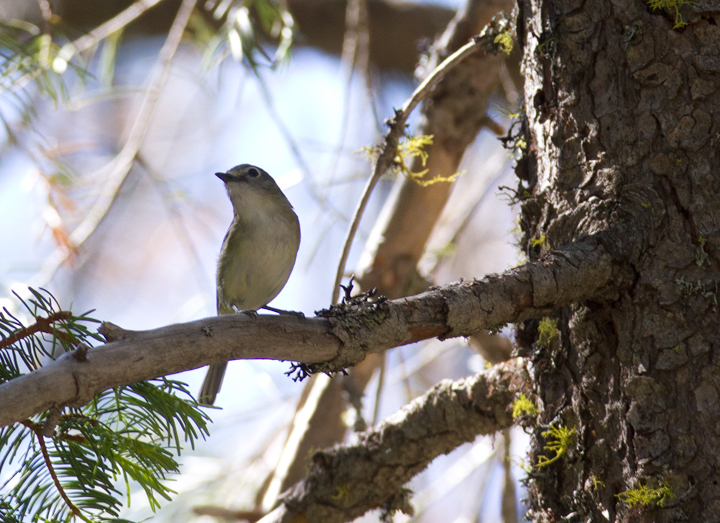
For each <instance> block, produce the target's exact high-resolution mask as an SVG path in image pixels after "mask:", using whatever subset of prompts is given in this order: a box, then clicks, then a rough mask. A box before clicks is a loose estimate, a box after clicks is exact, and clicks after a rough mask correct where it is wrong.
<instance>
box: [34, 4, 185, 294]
mask: <svg viewBox="0 0 720 523" xmlns="http://www.w3.org/2000/svg"><path fill="white" fill-rule="evenodd" d="M196 2H197V0H183V3H182V5H181V6H180V9H179V10H178V13H177V15H176V17H175V20H174V21H173V25H172V27H171V28H170V31H169V32H168V37H167V39H166V40H165V44H164V45H163V47H162V49H161V50H160V54H159V55H158V63H157V65H156V67H155V71H154V72H153V76H152V79H151V80H150V85H149V86H148V88H147V91H146V94H145V98H144V99H143V101H142V104H141V106H140V109H139V110H138V115H137V118H135V123H134V124H133V128H132V130H131V131H130V136H129V137H128V139H127V142H125V146H124V147H123V148H122V150H121V151H120V153H118V155H117V156H115V158H113V159H112V160H111V161H110V162H109V163H107V164H106V165H105V166H104V167H102V168H101V169H100V170H98V171H96V172H95V173H93V175H92V176H93V177H98V178H100V179H102V178H106V177H107V181H106V182H105V186H104V187H103V189H102V191H101V192H100V195H99V196H98V199H97V201H96V202H95V204H94V205H93V206H92V208H91V209H90V211H89V212H88V214H87V216H86V217H85V219H84V220H83V221H82V223H81V224H80V225H79V226H78V227H77V228H76V229H75V230H74V231H73V232H72V234H71V235H70V238H69V244H70V245H71V246H72V247H73V248H75V249H77V247H79V246H80V245H82V244H83V243H84V242H85V241H86V240H87V239H88V238H89V237H90V235H91V234H92V233H93V232H94V231H95V229H96V228H97V227H98V225H100V222H101V221H102V220H103V218H105V216H106V215H107V213H108V211H109V210H110V207H111V206H112V204H113V202H114V201H115V198H116V197H117V194H118V191H119V190H120V187H121V186H122V184H123V182H124V181H125V178H126V177H127V175H128V173H129V172H130V169H131V167H132V165H133V163H134V161H135V157H136V156H137V154H138V151H139V150H140V146H141V145H142V143H143V140H144V139H145V135H146V134H147V131H148V129H149V127H150V122H151V121H152V117H153V114H154V112H155V108H156V106H157V101H158V98H159V97H160V93H161V92H162V90H163V88H164V87H165V83H166V81H167V77H168V74H169V72H170V66H171V64H172V60H173V58H174V56H175V53H176V51H177V48H178V45H179V44H180V39H181V38H182V35H183V33H184V31H185V27H186V26H187V23H188V20H189V19H190V14H191V13H192V10H193V8H194V7H195V4H196ZM68 255H69V252H68V251H67V250H65V249H56V250H55V251H54V252H53V253H52V254H51V255H50V256H49V257H48V259H47V260H46V261H45V263H44V264H43V267H42V269H41V270H40V272H39V273H38V274H36V275H35V276H34V277H33V279H32V282H31V284H30V285H31V286H39V285H42V284H44V283H45V282H47V281H49V280H50V279H51V278H52V277H53V275H54V274H55V272H56V271H57V270H58V268H59V267H60V265H62V264H63V262H64V261H65V260H66V259H67V257H68Z"/></svg>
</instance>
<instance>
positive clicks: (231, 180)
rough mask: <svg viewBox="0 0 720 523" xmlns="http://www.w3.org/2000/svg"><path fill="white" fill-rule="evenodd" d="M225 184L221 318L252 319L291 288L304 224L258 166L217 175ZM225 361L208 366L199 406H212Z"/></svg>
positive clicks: (218, 299) (220, 264) (218, 298)
mask: <svg viewBox="0 0 720 523" xmlns="http://www.w3.org/2000/svg"><path fill="white" fill-rule="evenodd" d="M215 176H217V177H218V178H220V179H221V180H222V181H223V182H224V183H225V189H226V190H227V193H228V196H229V197H230V202H231V203H232V207H233V220H232V223H231V224H230V228H229V229H228V231H227V234H225V239H224V240H223V243H222V248H221V249H220V256H219V257H218V263H217V278H216V289H217V295H216V304H217V313H218V315H220V314H234V313H236V312H246V313H250V314H254V313H255V312H256V311H257V310H258V309H261V308H268V309H269V310H273V311H276V312H281V311H279V310H277V309H273V308H272V307H267V305H268V303H270V302H271V301H272V300H273V299H274V298H275V297H276V296H277V295H278V294H279V293H280V291H281V290H282V288H283V287H284V286H285V283H287V280H288V278H289V277H290V273H291V272H292V269H293V266H294V265H295V258H296V257H297V252H298V248H299V247H300V221H299V220H298V217H297V214H295V211H294V210H293V206H292V205H291V204H290V202H289V201H288V199H287V197H286V196H285V195H284V194H283V192H282V190H281V189H280V187H278V184H277V183H276V182H275V180H274V179H273V178H272V176H270V175H269V174H268V173H267V172H265V171H264V170H262V169H261V168H260V167H256V166H254V165H250V164H242V165H237V166H235V167H233V168H232V169H230V170H229V171H227V172H221V173H215ZM226 368H227V362H225V363H219V364H213V365H210V368H209V369H208V372H207V374H206V375H205V381H204V382H203V384H202V387H201V389H200V394H199V402H200V403H201V404H204V405H213V404H214V403H215V399H216V397H217V394H218V392H219V391H220V387H221V385H222V381H223V377H224V376H225V370H226Z"/></svg>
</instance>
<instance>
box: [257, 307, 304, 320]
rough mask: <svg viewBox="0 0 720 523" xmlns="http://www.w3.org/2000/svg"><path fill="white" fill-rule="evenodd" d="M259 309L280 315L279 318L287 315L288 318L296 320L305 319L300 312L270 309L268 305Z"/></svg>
mask: <svg viewBox="0 0 720 523" xmlns="http://www.w3.org/2000/svg"><path fill="white" fill-rule="evenodd" d="M260 308H261V309H265V310H268V311H271V312H276V313H278V314H280V315H281V316H286V315H288V314H289V315H290V316H295V317H296V318H304V317H305V314H303V313H302V312H300V311H286V310H284V309H276V308H275V307H270V306H269V305H265V306H264V307H260Z"/></svg>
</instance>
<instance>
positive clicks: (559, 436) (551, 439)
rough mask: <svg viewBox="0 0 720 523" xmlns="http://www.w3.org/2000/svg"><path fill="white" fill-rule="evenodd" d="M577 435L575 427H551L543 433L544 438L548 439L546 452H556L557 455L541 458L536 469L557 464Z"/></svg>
mask: <svg viewBox="0 0 720 523" xmlns="http://www.w3.org/2000/svg"><path fill="white" fill-rule="evenodd" d="M574 434H575V427H573V428H571V429H569V428H567V427H563V426H560V427H550V428H549V429H548V430H546V431H545V432H543V433H542V436H543V438H547V443H546V444H545V447H544V448H545V450H548V451H550V452H554V453H555V455H554V456H553V457H551V458H548V457H547V456H540V457H539V458H538V463H537V465H536V468H537V469H538V470H540V469H541V468H543V467H546V466H548V465H550V464H552V463H555V462H556V461H557V460H559V459H560V458H561V457H563V456H564V455H565V454H566V453H567V451H568V448H570V445H571V444H572V439H573V435H574Z"/></svg>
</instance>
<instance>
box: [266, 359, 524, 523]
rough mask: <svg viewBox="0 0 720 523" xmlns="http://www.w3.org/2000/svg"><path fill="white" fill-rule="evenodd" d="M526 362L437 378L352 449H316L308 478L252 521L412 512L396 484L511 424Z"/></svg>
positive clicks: (331, 520)
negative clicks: (453, 378) (377, 511)
mask: <svg viewBox="0 0 720 523" xmlns="http://www.w3.org/2000/svg"><path fill="white" fill-rule="evenodd" d="M524 369H525V362H524V360H522V359H519V358H518V359H514V360H510V361H508V362H505V363H501V364H498V365H496V366H495V367H493V368H492V369H490V370H487V371H485V372H482V373H479V374H476V375H475V376H471V377H469V378H463V379H461V380H457V381H451V380H444V381H442V382H440V383H438V384H437V385H435V387H433V388H432V389H430V391H428V392H427V393H425V394H424V395H423V396H421V397H419V398H417V399H416V400H415V401H413V402H412V403H410V404H408V405H406V406H405V407H403V408H402V409H401V410H400V411H399V412H397V413H396V414H395V415H393V416H391V417H390V418H388V419H387V420H386V421H384V422H383V423H382V424H380V426H379V427H377V428H376V429H374V430H370V431H367V432H364V433H361V434H359V441H358V442H357V443H355V444H354V445H348V446H338V447H334V448H331V449H326V450H322V451H319V452H316V453H315V454H314V455H313V456H312V462H313V464H312V469H311V470H310V473H309V474H308V476H307V478H306V479H304V480H303V481H301V482H299V483H297V484H296V485H295V486H294V487H293V488H292V489H291V490H289V491H288V492H286V493H285V494H284V495H283V502H284V503H283V505H281V506H280V507H278V509H276V510H275V511H273V512H271V513H270V514H268V515H267V516H265V517H264V518H263V519H262V520H260V522H259V523H287V522H291V521H322V522H323V523H339V522H343V521H352V520H354V519H355V518H357V517H359V516H361V515H363V514H364V513H365V512H367V511H368V510H371V509H373V508H381V509H383V510H386V511H387V510H389V511H393V510H401V511H403V512H406V513H412V507H411V506H410V504H409V501H408V499H407V497H408V494H409V492H408V491H406V490H404V489H403V488H402V487H403V485H404V484H405V483H407V482H408V481H409V480H410V479H412V478H413V477H414V476H415V475H416V474H418V473H419V472H420V471H422V470H424V469H425V468H426V467H427V466H428V465H429V464H430V462H431V461H432V460H434V459H435V458H436V457H438V456H440V455H442V454H448V453H449V452H451V451H453V450H454V449H456V448H457V447H459V446H460V445H462V444H463V443H467V442H470V441H473V440H474V439H475V438H476V437H477V436H479V435H483V434H492V433H495V432H497V431H499V430H501V429H504V428H507V427H510V426H511V425H512V424H513V418H512V415H511V412H510V411H511V410H512V409H511V408H509V407H510V406H511V405H512V403H513V401H514V400H515V397H516V394H517V393H518V392H520V391H521V390H522V386H523V383H524V382H526V381H527V379H526V378H524Z"/></svg>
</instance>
